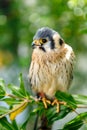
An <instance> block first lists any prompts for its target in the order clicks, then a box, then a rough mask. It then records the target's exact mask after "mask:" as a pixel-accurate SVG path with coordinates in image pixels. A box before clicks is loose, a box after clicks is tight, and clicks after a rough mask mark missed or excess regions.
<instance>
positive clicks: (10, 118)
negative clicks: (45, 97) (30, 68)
mask: <svg viewBox="0 0 87 130" xmlns="http://www.w3.org/2000/svg"><path fill="white" fill-rule="evenodd" d="M19 79H20V86H19V87H18V86H14V85H12V84H9V85H8V87H6V84H5V83H4V80H2V79H1V80H0V102H5V103H6V104H8V107H6V106H3V105H0V125H2V126H4V128H3V129H6V130H10V129H11V130H15V129H16V130H25V128H26V125H27V122H28V120H29V119H30V118H31V117H32V116H34V115H37V114H38V115H39V116H41V115H43V114H45V116H46V117H47V121H48V126H50V125H52V124H53V122H54V121H56V120H59V119H63V118H64V117H65V116H66V115H68V114H69V113H71V112H73V111H74V112H76V108H80V107H83V108H84V107H86V108H87V96H83V95H71V94H69V93H64V92H60V91H59V92H57V93H56V95H55V96H56V98H57V99H58V100H59V101H60V102H62V101H63V102H64V103H65V104H60V110H59V112H58V113H57V111H56V105H54V106H52V105H51V104H48V108H47V109H45V108H44V105H43V103H42V102H41V100H36V98H35V97H32V96H31V95H30V94H29V92H28V91H27V90H26V89H25V85H24V82H23V78H22V74H20V78H19ZM6 88H7V89H8V91H6ZM28 106H34V107H32V108H33V109H32V110H31V111H30V113H28V114H27V115H28V118H27V119H25V121H24V122H23V123H22V124H21V125H19V124H18V123H17V121H16V120H15V119H16V117H17V116H18V115H19V114H20V113H21V112H23V111H24V110H25V109H26V108H27V107H28ZM76 113H77V112H76ZM86 122H87V112H83V113H80V114H78V113H77V116H76V117H75V118H74V119H72V120H70V121H69V122H67V123H66V124H64V127H63V128H62V129H64V130H70V129H75V130H77V129H79V128H80V127H81V126H82V125H83V124H86Z"/></svg>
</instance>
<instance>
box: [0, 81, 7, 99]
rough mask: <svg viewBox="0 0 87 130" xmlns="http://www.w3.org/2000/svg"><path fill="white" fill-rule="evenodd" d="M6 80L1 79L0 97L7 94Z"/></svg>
mask: <svg viewBox="0 0 87 130" xmlns="http://www.w3.org/2000/svg"><path fill="white" fill-rule="evenodd" d="M5 93H6V92H5V82H4V80H3V79H0V99H1V98H3V97H4V96H5Z"/></svg>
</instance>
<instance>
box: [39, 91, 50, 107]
mask: <svg viewBox="0 0 87 130" xmlns="http://www.w3.org/2000/svg"><path fill="white" fill-rule="evenodd" d="M38 96H39V97H40V98H41V100H42V102H43V104H44V107H45V108H47V104H51V101H50V100H48V99H47V98H46V95H45V94H44V93H38Z"/></svg>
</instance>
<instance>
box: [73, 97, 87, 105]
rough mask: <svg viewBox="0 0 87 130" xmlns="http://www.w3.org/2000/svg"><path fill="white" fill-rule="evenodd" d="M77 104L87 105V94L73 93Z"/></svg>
mask: <svg viewBox="0 0 87 130" xmlns="http://www.w3.org/2000/svg"><path fill="white" fill-rule="evenodd" d="M72 96H73V98H74V99H75V101H76V103H77V104H84V105H87V96H85V95H72Z"/></svg>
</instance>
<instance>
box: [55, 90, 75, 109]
mask: <svg viewBox="0 0 87 130" xmlns="http://www.w3.org/2000/svg"><path fill="white" fill-rule="evenodd" d="M55 96H56V98H57V99H58V100H62V101H65V102H66V103H67V105H69V106H70V107H71V108H73V109H75V108H76V107H77V106H76V101H75V100H74V98H73V97H72V96H71V95H70V94H69V93H65V92H60V91H58V92H56V94H55Z"/></svg>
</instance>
